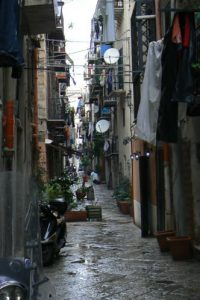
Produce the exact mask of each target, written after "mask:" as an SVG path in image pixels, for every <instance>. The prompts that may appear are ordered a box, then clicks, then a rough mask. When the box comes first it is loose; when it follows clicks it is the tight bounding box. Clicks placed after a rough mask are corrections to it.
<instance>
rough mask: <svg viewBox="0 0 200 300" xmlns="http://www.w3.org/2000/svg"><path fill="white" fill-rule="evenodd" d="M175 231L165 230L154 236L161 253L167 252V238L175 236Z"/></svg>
mask: <svg viewBox="0 0 200 300" xmlns="http://www.w3.org/2000/svg"><path fill="white" fill-rule="evenodd" d="M175 234H176V233H175V231H173V230H166V231H157V232H156V233H155V234H154V236H155V237H156V238H157V241H158V245H159V247H160V251H161V252H165V251H169V244H168V241H167V237H171V236H175Z"/></svg>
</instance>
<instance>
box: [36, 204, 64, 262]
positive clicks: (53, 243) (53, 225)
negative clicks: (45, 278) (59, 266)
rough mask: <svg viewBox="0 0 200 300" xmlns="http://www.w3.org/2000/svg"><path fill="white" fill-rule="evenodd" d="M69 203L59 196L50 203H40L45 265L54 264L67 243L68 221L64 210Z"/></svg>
mask: <svg viewBox="0 0 200 300" xmlns="http://www.w3.org/2000/svg"><path fill="white" fill-rule="evenodd" d="M66 210H67V203H66V201H65V200H64V199H63V198H58V199H56V200H54V201H51V202H49V204H40V228H41V243H42V258H43V265H44V266H48V265H50V264H52V262H53V261H54V258H55V256H57V255H58V254H59V252H60V250H61V248H63V247H64V246H65V243H66V234H67V230H66V222H65V218H64V212H65V211H66Z"/></svg>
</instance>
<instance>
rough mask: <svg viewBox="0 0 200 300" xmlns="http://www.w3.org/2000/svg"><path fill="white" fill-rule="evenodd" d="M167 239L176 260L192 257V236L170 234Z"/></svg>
mask: <svg viewBox="0 0 200 300" xmlns="http://www.w3.org/2000/svg"><path fill="white" fill-rule="evenodd" d="M167 241H168V244H169V249H170V253H171V255H172V258H173V259H174V260H183V259H188V258H191V257H192V238H191V237H190V236H169V237H167Z"/></svg>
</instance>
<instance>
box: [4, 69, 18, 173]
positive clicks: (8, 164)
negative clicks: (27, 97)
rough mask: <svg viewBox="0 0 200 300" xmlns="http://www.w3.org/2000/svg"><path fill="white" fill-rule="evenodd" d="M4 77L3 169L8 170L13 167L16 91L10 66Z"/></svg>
mask: <svg viewBox="0 0 200 300" xmlns="http://www.w3.org/2000/svg"><path fill="white" fill-rule="evenodd" d="M4 78H5V99H6V100H5V109H4V114H3V126H4V128H3V131H4V159H5V160H4V162H5V169H6V170H7V171H10V170H12V169H13V168H14V164H13V163H14V160H13V158H14V151H15V142H14V104H15V101H14V99H15V97H16V95H15V93H16V81H15V80H14V79H12V77H11V68H6V69H5V71H4Z"/></svg>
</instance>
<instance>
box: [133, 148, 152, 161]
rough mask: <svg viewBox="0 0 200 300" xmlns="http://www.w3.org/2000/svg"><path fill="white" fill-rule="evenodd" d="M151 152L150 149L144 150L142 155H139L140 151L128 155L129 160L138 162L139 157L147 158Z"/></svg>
mask: <svg viewBox="0 0 200 300" xmlns="http://www.w3.org/2000/svg"><path fill="white" fill-rule="evenodd" d="M151 152H152V149H146V150H145V151H144V154H141V152H140V151H136V152H133V153H132V154H131V155H130V158H131V159H135V160H138V159H139V158H140V156H142V157H147V158H149V157H150V156H151Z"/></svg>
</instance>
